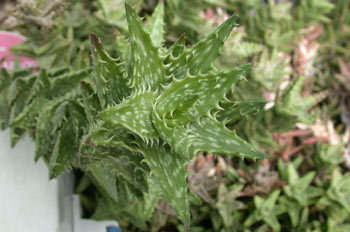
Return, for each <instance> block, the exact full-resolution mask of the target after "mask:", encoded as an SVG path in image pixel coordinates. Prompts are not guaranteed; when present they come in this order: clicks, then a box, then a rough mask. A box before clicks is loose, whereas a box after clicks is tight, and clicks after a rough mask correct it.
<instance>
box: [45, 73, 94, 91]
mask: <svg viewBox="0 0 350 232" xmlns="http://www.w3.org/2000/svg"><path fill="white" fill-rule="evenodd" d="M91 72H92V68H86V69H82V70H78V71H74V72H69V73H67V74H63V75H62V76H58V77H55V78H54V79H53V81H52V85H51V86H52V87H51V90H50V96H51V97H59V96H63V95H65V94H66V93H68V92H71V91H73V90H76V89H77V88H78V86H79V83H80V81H81V80H83V79H85V78H87V77H88V76H89V75H90V73H91Z"/></svg>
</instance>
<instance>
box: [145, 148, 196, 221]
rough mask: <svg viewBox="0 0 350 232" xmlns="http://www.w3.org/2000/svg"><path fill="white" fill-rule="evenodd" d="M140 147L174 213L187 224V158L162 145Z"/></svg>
mask: <svg viewBox="0 0 350 232" xmlns="http://www.w3.org/2000/svg"><path fill="white" fill-rule="evenodd" d="M140 149H141V152H142V153H143V154H144V156H145V162H147V164H148V165H149V166H150V168H151V172H152V173H153V174H154V175H155V177H156V178H157V180H158V181H159V182H160V184H161V186H162V189H163V192H164V193H165V196H166V197H167V198H168V200H169V201H170V204H171V206H172V207H173V209H174V210H175V212H176V215H177V216H178V217H179V219H180V220H181V221H182V222H183V223H184V224H186V225H188V224H189V223H190V211H189V203H188V199H187V182H186V176H187V173H186V170H185V164H186V163H187V160H186V159H184V158H183V157H182V156H180V155H179V154H177V153H174V152H171V149H167V147H166V146H162V145H153V146H145V145H141V147H140Z"/></svg>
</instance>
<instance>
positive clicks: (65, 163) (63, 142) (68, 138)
mask: <svg viewBox="0 0 350 232" xmlns="http://www.w3.org/2000/svg"><path fill="white" fill-rule="evenodd" d="M72 130H73V125H72V123H66V124H64V125H63V127H62V129H61V130H60V131H59V132H58V135H57V138H56V142H55V146H54V149H53V151H52V155H51V158H50V161H49V176H50V179H53V178H56V177H57V176H58V175H59V174H61V173H62V172H63V171H65V170H67V169H69V168H70V167H71V165H72V160H73V159H75V158H77V155H78V151H79V149H78V148H79V146H78V145H77V144H76V143H75V142H74V140H75V139H74V133H72Z"/></svg>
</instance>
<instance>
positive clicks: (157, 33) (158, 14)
mask: <svg viewBox="0 0 350 232" xmlns="http://www.w3.org/2000/svg"><path fill="white" fill-rule="evenodd" d="M164 26H165V23H164V3H163V2H159V3H158V4H157V7H156V8H155V9H154V11H153V14H152V17H151V18H150V19H149V21H148V22H147V32H148V33H149V35H150V37H151V40H152V43H153V45H154V46H155V47H160V46H162V44H163V42H164V38H163V37H164V33H165V30H164Z"/></svg>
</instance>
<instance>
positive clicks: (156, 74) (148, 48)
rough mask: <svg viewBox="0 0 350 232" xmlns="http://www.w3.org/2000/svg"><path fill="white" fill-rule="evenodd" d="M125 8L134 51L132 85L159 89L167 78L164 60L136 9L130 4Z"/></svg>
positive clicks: (132, 50) (140, 87)
mask: <svg viewBox="0 0 350 232" xmlns="http://www.w3.org/2000/svg"><path fill="white" fill-rule="evenodd" d="M125 9H126V17H127V20H128V26H129V36H130V42H131V53H132V70H131V73H132V75H131V77H132V79H131V86H132V87H134V88H136V89H139V90H140V89H145V88H151V89H152V90H157V89H158V88H159V87H160V84H162V83H164V80H165V71H164V66H163V61H162V59H161V58H160V57H159V54H158V49H157V48H155V47H154V46H153V44H152V41H151V38H150V36H149V34H148V33H147V32H146V31H145V30H144V29H143V26H142V22H141V19H140V18H139V16H138V15H137V13H136V11H135V10H134V9H133V8H131V7H130V6H129V5H128V4H126V5H125Z"/></svg>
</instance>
